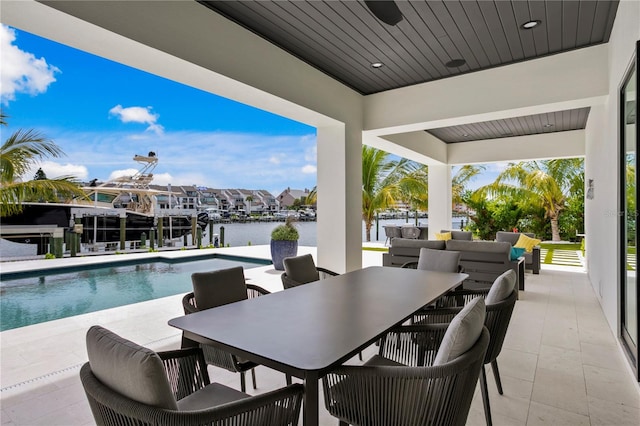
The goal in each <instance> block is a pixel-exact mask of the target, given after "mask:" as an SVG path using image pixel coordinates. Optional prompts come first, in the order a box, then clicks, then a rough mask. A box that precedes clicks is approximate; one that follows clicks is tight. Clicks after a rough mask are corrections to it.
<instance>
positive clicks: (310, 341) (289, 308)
mask: <svg viewBox="0 0 640 426" xmlns="http://www.w3.org/2000/svg"><path fill="white" fill-rule="evenodd" d="M467 277H468V275H467V274H459V273H444V272H433V271H421V270H415V269H403V268H391V267H382V266H372V267H368V268H364V269H359V270H356V271H352V272H348V273H345V274H342V275H338V276H336V277H330V278H326V279H324V280H322V281H316V282H313V283H309V284H305V285H302V286H298V287H294V288H291V289H288V290H286V291H280V292H275V293H271V294H268V295H266V296H261V297H257V298H254V299H248V300H243V301H240V302H236V303H231V304H228V305H224V306H219V307H216V308H212V309H207V310H204V311H200V312H197V313H194V314H190V315H186V316H182V317H178V318H173V319H171V320H169V325H171V326H173V327H176V328H178V329H181V330H183V331H184V334H185V337H187V338H189V339H192V340H194V341H197V342H201V343H206V344H210V345H213V346H216V347H219V348H222V349H224V350H227V351H229V352H231V353H233V354H235V355H237V356H240V357H242V358H245V359H248V360H251V361H254V362H257V363H259V364H262V365H265V366H267V367H270V368H273V369H275V370H278V371H282V372H284V373H286V374H290V375H292V376H294V377H298V378H300V379H302V380H303V381H304V386H305V394H304V404H303V417H304V425H306V426H312V425H317V424H318V410H319V407H318V404H319V402H318V400H319V391H318V387H319V386H318V381H319V379H320V378H322V377H323V376H324V375H326V374H327V373H329V372H330V371H331V370H332V369H334V368H336V367H337V366H340V365H341V364H343V363H344V362H345V361H347V360H348V359H350V358H351V357H352V356H354V355H355V354H357V353H358V352H359V351H361V350H362V349H364V348H366V347H368V346H369V345H371V344H372V343H374V342H375V341H376V340H377V339H378V338H379V337H380V336H381V335H383V334H384V333H385V332H386V331H388V330H389V329H390V328H392V327H393V326H395V325H397V324H401V323H403V322H404V321H406V320H407V319H408V318H410V317H411V315H412V314H413V313H414V312H416V311H418V310H419V309H420V308H422V307H423V306H424V305H427V304H430V303H432V302H434V301H436V299H438V298H439V297H440V296H442V295H443V294H444V293H446V292H447V291H449V290H450V289H452V288H454V287H456V286H458V285H460V284H461V283H462V281H463V280H465V279H466V278H467Z"/></svg>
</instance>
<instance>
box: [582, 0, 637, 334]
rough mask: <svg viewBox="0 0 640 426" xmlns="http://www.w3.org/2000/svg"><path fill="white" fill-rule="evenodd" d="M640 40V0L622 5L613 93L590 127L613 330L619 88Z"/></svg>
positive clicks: (598, 259)
mask: <svg viewBox="0 0 640 426" xmlns="http://www.w3.org/2000/svg"><path fill="white" fill-rule="evenodd" d="M638 39H640V2H638V1H634V0H623V1H621V2H620V5H619V6H618V12H617V15H616V20H615V24H614V27H613V31H612V33H611V38H610V39H609V43H608V49H609V52H608V61H607V67H608V74H609V76H608V80H609V97H608V99H607V101H606V103H605V105H604V106H603V107H597V108H593V109H592V111H591V114H589V121H588V123H587V128H586V137H585V140H586V153H587V155H586V163H585V179H594V184H595V188H594V189H595V191H594V194H595V197H594V199H593V200H586V201H585V233H586V250H587V256H588V271H589V278H590V280H591V283H592V285H593V287H594V289H595V291H596V294H597V295H599V297H600V303H601V305H602V309H603V311H604V314H605V316H606V318H607V321H608V322H609V325H610V326H611V329H612V330H613V332H614V333H615V334H616V335H617V334H618V329H619V315H618V282H617V246H618V243H617V231H618V228H617V223H618V214H617V209H618V182H617V176H618V175H617V167H618V157H617V156H618V87H619V85H620V83H621V81H622V79H623V76H624V73H625V71H626V69H627V67H628V65H629V63H630V61H631V58H632V55H633V52H634V50H635V43H636V40H638Z"/></svg>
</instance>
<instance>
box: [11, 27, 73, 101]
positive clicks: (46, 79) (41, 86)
mask: <svg viewBox="0 0 640 426" xmlns="http://www.w3.org/2000/svg"><path fill="white" fill-rule="evenodd" d="M15 40H16V34H15V31H14V30H12V29H11V28H9V27H7V26H6V25H0V63H1V64H2V67H0V98H1V99H2V103H3V104H5V105H7V104H8V103H9V101H13V100H15V98H16V93H28V94H30V95H33V96H35V95H38V94H40V93H44V92H46V91H47V88H48V87H49V85H50V84H51V83H53V82H54V81H56V79H55V77H54V75H55V73H58V72H60V70H59V69H58V68H56V67H55V66H53V65H49V64H48V63H47V61H46V60H45V59H44V58H39V59H38V58H36V57H35V55H33V54H32V53H29V52H25V51H23V50H21V49H20V48H19V47H18V46H16V45H14V44H13V42H14V41H15Z"/></svg>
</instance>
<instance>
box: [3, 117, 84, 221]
mask: <svg viewBox="0 0 640 426" xmlns="http://www.w3.org/2000/svg"><path fill="white" fill-rule="evenodd" d="M0 125H3V126H6V125H7V122H6V116H5V115H4V114H3V113H1V112H0ZM62 155H63V152H62V150H61V149H60V148H59V147H58V146H57V145H56V144H55V143H54V142H53V141H51V140H50V139H47V138H46V137H44V136H43V135H41V134H40V133H38V132H36V131H34V130H18V131H17V132H15V133H13V134H12V135H11V136H9V138H8V139H7V140H6V141H5V142H4V143H3V144H2V148H1V149H0V216H2V217H4V216H10V215H12V214H17V213H20V212H21V211H22V203H23V202H24V201H30V200H44V201H56V200H58V198H59V197H76V196H79V197H85V194H84V192H83V191H82V190H81V189H80V187H79V186H78V185H77V184H76V183H75V182H74V181H73V178H72V177H70V176H64V177H59V178H56V179H37V180H31V181H27V182H23V181H22V180H21V176H23V175H24V173H25V172H27V171H28V170H29V169H30V168H31V166H32V165H33V164H34V163H36V162H38V161H39V160H41V159H43V158H46V157H55V158H57V157H60V156H62ZM43 174H44V173H43Z"/></svg>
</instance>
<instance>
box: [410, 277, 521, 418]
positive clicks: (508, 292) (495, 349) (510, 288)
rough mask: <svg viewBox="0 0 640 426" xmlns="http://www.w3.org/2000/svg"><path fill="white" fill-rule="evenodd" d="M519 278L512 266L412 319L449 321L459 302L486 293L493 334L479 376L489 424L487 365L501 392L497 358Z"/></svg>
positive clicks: (488, 316) (490, 332)
mask: <svg viewBox="0 0 640 426" xmlns="http://www.w3.org/2000/svg"><path fill="white" fill-rule="evenodd" d="M516 281H517V277H516V273H515V272H514V271H513V270H511V269H510V270H508V271H506V272H504V273H503V274H502V275H500V276H499V277H498V278H496V280H495V281H494V282H493V284H492V285H491V287H490V288H489V289H480V290H459V291H453V292H450V293H448V294H447V295H445V296H444V297H443V298H441V299H440V302H441V303H443V304H445V305H448V306H450V307H444V308H437V309H432V310H422V311H420V312H419V313H417V314H415V315H414V317H413V322H414V323H415V324H441V323H448V322H450V321H452V320H453V318H455V316H456V315H457V314H458V313H459V312H460V311H461V310H462V307H460V306H459V305H461V304H464V303H466V302H467V301H469V300H472V299H473V298H477V297H484V299H485V303H486V310H487V315H486V318H485V326H486V327H487V329H488V330H489V334H490V336H491V338H490V340H489V347H488V349H487V353H486V355H485V359H484V363H483V365H482V372H481V376H480V385H481V391H482V402H483V405H484V412H485V418H486V421H487V425H491V424H492V419H491V405H490V403H489V390H488V389H487V374H486V370H485V368H484V365H486V364H491V369H492V370H493V376H494V378H495V382H496V386H497V388H498V393H499V394H500V395H502V394H503V389H502V381H501V380H500V370H499V369H498V360H497V358H498V355H500V352H501V350H502V345H503V343H504V339H505V336H506V335H507V329H508V327H509V322H510V321H511V315H512V313H513V308H514V306H515V303H516V300H517V298H518V289H517V288H516ZM456 305H458V306H456Z"/></svg>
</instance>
